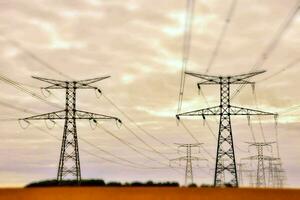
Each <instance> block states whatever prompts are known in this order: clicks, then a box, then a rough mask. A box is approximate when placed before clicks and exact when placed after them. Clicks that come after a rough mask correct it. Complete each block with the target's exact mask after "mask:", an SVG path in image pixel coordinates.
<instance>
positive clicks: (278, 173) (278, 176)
mask: <svg viewBox="0 0 300 200" xmlns="http://www.w3.org/2000/svg"><path fill="white" fill-rule="evenodd" d="M272 168H273V169H272V172H273V187H276V188H282V187H283V185H284V181H285V179H286V176H285V171H284V169H283V168H282V163H281V162H280V161H279V162H277V163H273V164H272Z"/></svg>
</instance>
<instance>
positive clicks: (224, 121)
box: [176, 71, 277, 187]
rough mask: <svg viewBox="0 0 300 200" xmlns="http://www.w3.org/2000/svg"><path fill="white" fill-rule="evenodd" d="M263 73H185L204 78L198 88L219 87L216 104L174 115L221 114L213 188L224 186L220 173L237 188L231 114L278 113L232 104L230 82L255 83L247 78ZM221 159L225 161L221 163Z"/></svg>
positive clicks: (178, 117) (231, 83) (178, 116)
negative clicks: (234, 74)
mask: <svg viewBox="0 0 300 200" xmlns="http://www.w3.org/2000/svg"><path fill="white" fill-rule="evenodd" d="M264 72H265V71H259V72H252V73H248V74H241V75H236V76H211V75H206V74H197V73H190V72H186V74H188V75H191V76H194V77H197V78H200V79H202V80H203V81H201V82H199V83H198V84H197V85H198V88H199V89H200V87H201V85H219V86H220V104H219V105H218V106H214V107H210V108H204V109H200V110H195V111H190V112H185V113H181V114H177V115H176V117H177V119H178V120H180V117H181V116H202V117H203V119H204V120H205V116H212V115H218V116H220V123H219V133H218V145H217V156H216V165H215V166H216V167H215V176H214V186H215V187H219V186H222V185H223V183H222V176H223V175H225V178H226V179H227V181H226V182H227V183H228V184H230V185H232V186H233V187H238V177H237V170H236V161H235V153H234V145H233V136H232V128H231V116H234V115H245V116H248V117H250V116H251V115H273V116H277V114H274V113H270V112H263V111H259V110H253V109H248V108H242V107H238V106H233V105H231V103H230V100H231V95H230V91H231V90H230V88H231V85H233V84H243V85H244V84H251V85H254V82H251V81H248V79H249V78H251V77H253V76H256V75H258V74H261V73H264ZM253 88H254V87H253ZM222 159H225V160H228V161H225V162H224V163H222Z"/></svg>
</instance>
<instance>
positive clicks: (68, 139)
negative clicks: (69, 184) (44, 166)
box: [22, 76, 122, 183]
mask: <svg viewBox="0 0 300 200" xmlns="http://www.w3.org/2000/svg"><path fill="white" fill-rule="evenodd" d="M33 78H35V79H38V80H40V81H43V82H47V83H50V84H51V85H50V86H47V87H42V89H46V90H48V89H65V90H66V102H65V109H64V110H59V111H56V112H51V113H46V114H41V115H36V116H31V117H27V118H24V119H22V120H25V121H29V120H51V121H53V120H65V125H64V132H63V138H62V144H61V151H60V159H59V165H58V172H57V181H58V182H61V181H63V180H65V179H70V178H74V179H76V180H77V182H78V183H80V181H81V170H80V160H79V147H78V137H77V127H76V120H78V119H86V120H91V121H92V122H97V120H111V119H112V120H116V121H117V122H119V123H122V122H121V120H120V119H118V118H116V117H112V116H108V115H102V114H96V113H91V112H87V111H81V110H77V109H76V90H77V89H97V88H96V87H94V86H92V85H90V84H92V83H95V82H98V81H101V80H103V79H106V78H109V76H106V77H100V78H94V79H87V80H80V81H60V80H53V79H47V78H41V77H33ZM97 90H98V91H99V92H101V91H100V90H99V89H97ZM53 122H54V121H53Z"/></svg>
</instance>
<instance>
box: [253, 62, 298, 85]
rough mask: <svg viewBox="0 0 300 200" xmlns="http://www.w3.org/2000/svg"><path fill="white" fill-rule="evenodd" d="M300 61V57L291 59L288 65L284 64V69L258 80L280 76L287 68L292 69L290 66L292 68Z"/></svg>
mask: <svg viewBox="0 0 300 200" xmlns="http://www.w3.org/2000/svg"><path fill="white" fill-rule="evenodd" d="M299 62H300V58H297V59H295V60H293V61H291V62H290V63H288V64H287V65H286V66H284V67H283V68H282V69H280V70H278V71H277V72H275V73H273V74H271V75H270V76H268V77H266V78H264V79H262V80H260V81H258V82H261V81H266V80H269V79H271V78H273V77H275V76H278V75H279V74H281V73H283V72H285V71H286V70H288V69H290V68H292V67H295V66H296V64H298V63H299Z"/></svg>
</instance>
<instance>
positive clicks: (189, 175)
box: [170, 143, 207, 186]
mask: <svg viewBox="0 0 300 200" xmlns="http://www.w3.org/2000/svg"><path fill="white" fill-rule="evenodd" d="M176 145H178V151H179V150H180V149H181V148H185V149H186V156H182V157H179V158H175V159H171V160H170V165H171V163H172V162H173V161H179V162H181V161H182V160H183V161H185V162H186V165H185V179H184V180H185V181H184V183H185V185H186V186H188V185H189V184H193V183H194V176H193V163H192V162H193V161H202V160H205V161H207V159H204V158H200V157H195V156H192V148H199V147H200V145H202V144H201V143H196V144H178V143H176ZM199 151H200V149H199ZM179 164H180V163H179ZM180 165H181V164H180Z"/></svg>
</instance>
